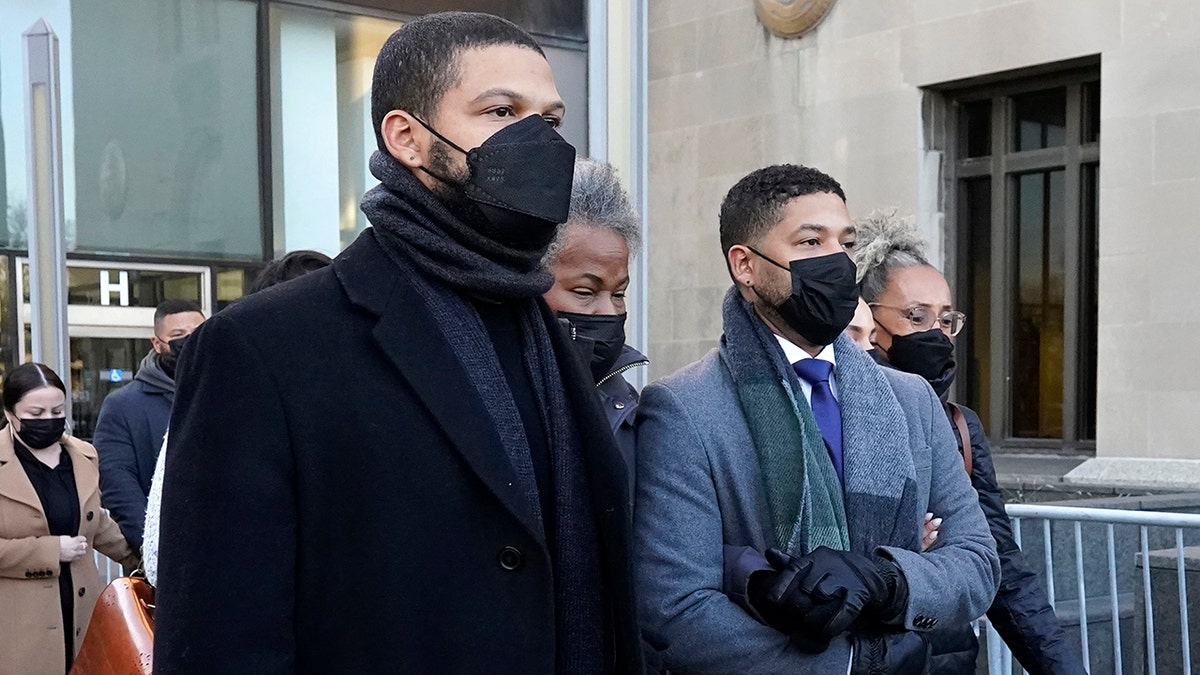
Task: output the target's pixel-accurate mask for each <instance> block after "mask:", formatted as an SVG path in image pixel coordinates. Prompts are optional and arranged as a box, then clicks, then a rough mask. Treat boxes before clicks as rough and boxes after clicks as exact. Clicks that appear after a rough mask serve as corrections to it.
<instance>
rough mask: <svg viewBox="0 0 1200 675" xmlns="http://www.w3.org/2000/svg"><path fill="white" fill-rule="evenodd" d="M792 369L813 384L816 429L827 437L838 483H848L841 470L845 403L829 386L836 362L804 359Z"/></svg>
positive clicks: (826, 440)
mask: <svg viewBox="0 0 1200 675" xmlns="http://www.w3.org/2000/svg"><path fill="white" fill-rule="evenodd" d="M792 368H794V369H795V371H796V374H797V375H799V376H800V377H801V378H802V379H803V380H804V381H805V382H807V383H809V384H811V385H812V411H813V417H815V418H816V420H817V428H818V429H820V430H821V438H824V439H825V448H826V449H827V450H829V459H831V460H833V468H834V470H835V471H837V477H838V482H839V483H842V484H843V485H845V476H844V474H843V471H842V406H841V405H839V404H838V402H837V399H836V398H834V397H833V390H832V389H830V388H829V376H830V375H832V374H833V364H832V363H830V362H828V361H822V360H821V359H801V360H799V361H797V362H795V363H793V364H792Z"/></svg>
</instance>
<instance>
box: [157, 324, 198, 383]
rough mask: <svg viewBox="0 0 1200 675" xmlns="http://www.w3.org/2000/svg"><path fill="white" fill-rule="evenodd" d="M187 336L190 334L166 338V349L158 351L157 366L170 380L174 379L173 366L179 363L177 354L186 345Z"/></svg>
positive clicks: (181, 351) (180, 352)
mask: <svg viewBox="0 0 1200 675" xmlns="http://www.w3.org/2000/svg"><path fill="white" fill-rule="evenodd" d="M189 337H191V335H184V336H183V337H177V338H175V339H174V340H167V348H168V349H167V351H165V352H159V353H158V367H159V368H162V371H163V372H164V373H166V375H167V377H169V378H171V379H172V380H174V379H175V368H176V366H178V365H179V355H180V354H182V353H183V348H184V346H185V345H187V339H188V338H189Z"/></svg>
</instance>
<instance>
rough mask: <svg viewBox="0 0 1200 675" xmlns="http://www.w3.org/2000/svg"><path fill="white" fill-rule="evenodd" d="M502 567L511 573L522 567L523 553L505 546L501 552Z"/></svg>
mask: <svg viewBox="0 0 1200 675" xmlns="http://www.w3.org/2000/svg"><path fill="white" fill-rule="evenodd" d="M500 566H501V567H503V568H504V569H506V570H508V571H509V572H511V571H513V570H515V569H517V568H518V567H520V566H521V552H520V551H518V550H517V549H516V548H514V547H512V546H505V547H504V549H503V550H501V551H500Z"/></svg>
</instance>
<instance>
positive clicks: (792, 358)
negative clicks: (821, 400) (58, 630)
mask: <svg viewBox="0 0 1200 675" xmlns="http://www.w3.org/2000/svg"><path fill="white" fill-rule="evenodd" d="M775 339H776V340H779V346H780V347H782V348H783V356H784V358H786V359H787V360H788V363H795V362H797V361H802V360H804V359H821V360H822V361H828V362H829V363H830V364H832V365H833V377H831V378H829V390H830V391H831V392H832V393H833V397H834V398H838V399H840V397H839V395H838V385H837V360H836V358H835V357H834V355H833V345H832V344H828V345H825V348H824V349H822V350H821V351H819V352H817V355H816V356H811V355H809V353H808V352H806V351H804V350H803V349H801V348H799V347H797V346H796V345H794V344H792V343H791V342H790V341H788V340H787V339H786V338H781V337H779V336H778V335H776V336H775ZM800 393H802V394H804V400H806V401H808V402H810V403H811V402H812V385H811V384H809V383H808V381H807V380H805V379H804V378H803V377H802V378H800Z"/></svg>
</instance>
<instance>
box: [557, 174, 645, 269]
mask: <svg viewBox="0 0 1200 675" xmlns="http://www.w3.org/2000/svg"><path fill="white" fill-rule="evenodd" d="M571 225H586V226H589V227H602V228H607V229H609V230H612V231H613V232H616V233H617V234H619V235H621V236H622V237H623V238H624V239H625V245H626V246H627V247H629V256H630V257H633V256H634V255H635V254H636V253H637V252H638V249H639V248H641V245H642V231H641V227H640V225H641V218H640V217H639V216H638V213H637V211H635V210H634V208H633V203H632V202H631V201H630V199H629V193H628V192H626V191H625V188H624V187H622V186H621V181H620V180H619V179H618V178H617V170H616V168H614V167H613V165H611V164H609V163H607V162H598V161H596V160H594V159H589V158H587V157H581V158H579V159H576V160H575V181H574V183H573V184H572V185H571V210H570V213H569V215H568V216H567V222H565V223H563V224H562V225H560V226H559V228H558V234H557V235H556V236H555V237H554V241H553V242H551V244H550V248H548V249H546V255H545V256H544V257H543V258H542V264H543V265H544V266H547V267H549V266H550V265H551V264H552V263H553V262H554V259H555V258H557V257H558V254H559V253H561V252H562V247H563V240H564V238H565V236H566V232H567V229H568V228H569V227H570V226H571Z"/></svg>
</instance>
